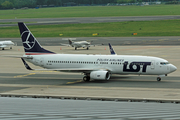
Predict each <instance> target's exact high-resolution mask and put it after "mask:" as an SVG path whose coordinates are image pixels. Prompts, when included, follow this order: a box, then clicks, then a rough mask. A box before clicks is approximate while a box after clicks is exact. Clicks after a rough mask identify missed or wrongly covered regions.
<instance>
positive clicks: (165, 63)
mask: <svg viewBox="0 0 180 120" xmlns="http://www.w3.org/2000/svg"><path fill="white" fill-rule="evenodd" d="M160 64H161V65H167V64H169V63H168V62H160Z"/></svg>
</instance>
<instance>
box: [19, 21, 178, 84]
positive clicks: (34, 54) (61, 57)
mask: <svg viewBox="0 0 180 120" xmlns="http://www.w3.org/2000/svg"><path fill="white" fill-rule="evenodd" d="M18 26H19V30H20V35H21V39H22V43H23V46H24V51H25V55H23V56H21V57H20V58H21V59H22V61H23V63H24V65H25V67H26V69H28V70H40V71H42V70H45V71H46V70H47V71H49V70H51V71H62V72H77V73H79V72H80V73H83V74H84V77H83V80H84V81H90V80H92V79H94V80H109V79H110V77H111V75H112V74H119V75H127V74H135V75H157V76H158V77H157V81H161V77H163V76H167V74H169V73H172V72H174V71H176V69H177V68H176V66H174V65H173V64H170V63H169V62H168V61H167V60H165V59H162V58H158V57H150V56H135V55H94V54H92V55H89V54H56V53H54V52H52V51H49V50H46V49H44V48H43V47H42V46H41V45H40V43H39V42H38V41H37V40H36V38H35V37H34V36H33V34H32V33H31V31H30V30H29V29H28V27H27V26H26V25H25V24H24V23H23V22H19V23H18ZM26 61H27V62H30V63H32V64H34V65H36V66H40V67H42V68H44V69H32V68H31V67H30V66H29V65H28V64H27V62H26Z"/></svg>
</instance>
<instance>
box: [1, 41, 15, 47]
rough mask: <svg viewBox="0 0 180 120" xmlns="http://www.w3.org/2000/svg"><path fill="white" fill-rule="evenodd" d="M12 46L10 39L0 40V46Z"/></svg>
mask: <svg viewBox="0 0 180 120" xmlns="http://www.w3.org/2000/svg"><path fill="white" fill-rule="evenodd" d="M12 46H14V43H13V42H12V41H0V48H7V47H12Z"/></svg>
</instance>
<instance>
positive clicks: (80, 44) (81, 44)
mask: <svg viewBox="0 0 180 120" xmlns="http://www.w3.org/2000/svg"><path fill="white" fill-rule="evenodd" d="M68 41H69V44H61V45H65V46H72V47H75V50H77V48H81V47H82V48H86V49H87V50H88V49H89V47H91V46H95V45H92V44H91V42H88V41H78V42H75V41H72V40H70V39H68ZM99 45H100V44H99ZM101 45H103V44H101Z"/></svg>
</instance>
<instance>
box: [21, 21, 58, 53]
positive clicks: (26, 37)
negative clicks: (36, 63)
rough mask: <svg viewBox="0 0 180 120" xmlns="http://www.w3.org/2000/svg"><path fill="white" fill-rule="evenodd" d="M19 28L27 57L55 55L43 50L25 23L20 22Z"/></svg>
mask: <svg viewBox="0 0 180 120" xmlns="http://www.w3.org/2000/svg"><path fill="white" fill-rule="evenodd" d="M18 26H19V31H20V35H21V39H22V42H23V46H24V51H25V53H26V55H41V54H55V53H54V52H51V51H48V50H45V49H44V48H42V47H41V45H40V44H39V42H38V41H37V40H36V38H35V37H34V36H33V34H32V33H31V31H30V30H29V29H28V28H27V26H26V25H25V24H24V23H23V22H19V23H18Z"/></svg>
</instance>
